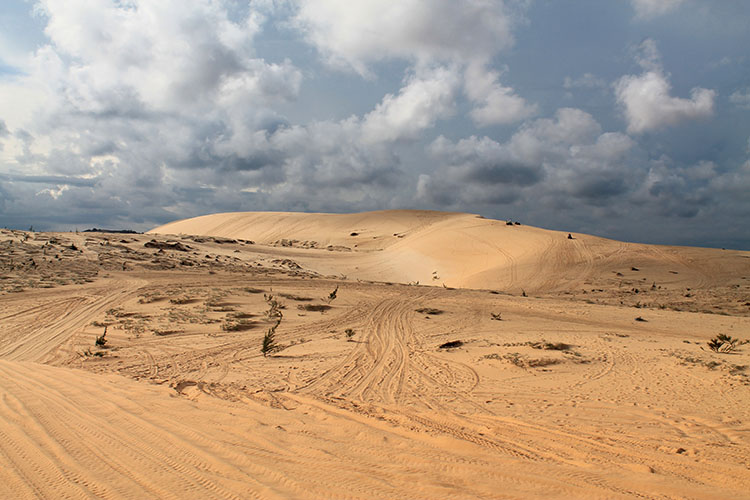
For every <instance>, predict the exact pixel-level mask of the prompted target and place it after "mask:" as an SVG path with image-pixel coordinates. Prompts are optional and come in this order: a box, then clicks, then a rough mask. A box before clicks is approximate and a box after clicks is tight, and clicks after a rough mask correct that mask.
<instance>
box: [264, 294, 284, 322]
mask: <svg viewBox="0 0 750 500" xmlns="http://www.w3.org/2000/svg"><path fill="white" fill-rule="evenodd" d="M263 298H264V299H266V302H268V311H266V316H267V317H269V318H281V316H282V314H281V310H282V309H284V304H282V303H281V302H279V301H278V300H277V299H276V297H274V296H273V295H271V294H263Z"/></svg>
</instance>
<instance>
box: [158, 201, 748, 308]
mask: <svg viewBox="0 0 750 500" xmlns="http://www.w3.org/2000/svg"><path fill="white" fill-rule="evenodd" d="M149 233H150V234H174V235H177V234H186V235H209V236H219V237H226V238H242V239H246V240H252V241H255V242H256V243H258V244H260V245H272V246H274V247H276V248H280V249H282V250H283V253H284V254H285V255H288V256H290V257H292V258H295V259H296V260H298V261H299V262H300V263H303V264H304V266H303V267H305V268H308V269H313V270H316V271H319V272H321V273H323V274H332V275H341V274H343V275H346V276H347V277H349V278H358V279H363V280H377V281H393V282H398V283H416V282H419V283H420V284H423V285H445V286H449V287H469V288H488V289H501V290H505V291H511V292H520V291H521V290H525V291H527V292H539V293H543V292H549V291H561V290H576V289H580V288H581V285H586V284H591V285H594V286H595V287H596V285H599V284H602V285H607V286H609V285H611V284H613V283H615V282H617V281H618V278H621V277H622V276H618V275H617V273H618V272H620V273H621V274H625V273H627V274H632V268H636V269H638V271H639V272H641V274H640V275H639V279H642V278H643V276H648V280H649V282H648V283H647V284H648V285H651V284H653V283H655V282H658V283H659V284H662V285H665V286H671V285H674V286H680V287H692V288H702V287H713V286H715V285H727V284H728V282H732V283H734V281H735V280H737V279H738V278H740V275H741V274H742V273H743V272H745V273H746V272H747V269H748V258H750V254H748V252H738V251H732V250H716V249H701V248H691V247H669V246H660V245H641V244H632V243H624V242H619V241H614V240H608V239H604V238H598V237H595V236H589V235H585V234H575V235H573V236H574V239H572V240H571V239H568V238H567V236H568V234H569V233H566V232H560V231H550V230H546V229H539V228H535V227H530V226H525V225H516V224H514V225H508V224H507V223H506V221H498V220H492V219H485V218H483V217H481V216H477V215H472V214H461V213H446V212H431V211H417V210H387V211H381V212H367V213H360V214H343V215H336V214H305V213H276V212H247V213H226V214H214V215H206V216H203V217H196V218H193V219H186V220H182V221H177V222H173V223H170V224H166V225H164V226H160V227H158V228H155V229H153V230H151V231H150V232H149ZM620 281H622V280H620Z"/></svg>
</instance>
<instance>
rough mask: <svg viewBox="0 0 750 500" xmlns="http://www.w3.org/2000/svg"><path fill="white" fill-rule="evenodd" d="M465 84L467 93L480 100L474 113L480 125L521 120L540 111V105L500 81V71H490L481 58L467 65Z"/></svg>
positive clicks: (477, 101)
mask: <svg viewBox="0 0 750 500" xmlns="http://www.w3.org/2000/svg"><path fill="white" fill-rule="evenodd" d="M464 88H465V91H466V96H467V97H468V98H469V99H470V100H472V101H473V102H474V103H476V104H477V107H476V108H474V109H473V110H471V113H470V114H471V118H472V120H474V123H476V124H477V125H479V126H480V127H482V126H487V125H496V124H507V123H513V122H517V121H520V120H523V119H525V118H528V117H529V116H531V115H533V114H534V113H535V112H536V106H534V105H530V104H528V103H527V102H526V100H525V99H523V98H522V97H520V96H518V95H517V94H516V93H515V91H514V90H513V89H512V88H510V87H505V86H503V85H502V84H501V83H500V73H499V72H497V71H490V70H488V69H487V68H485V67H484V66H483V65H482V64H481V63H479V62H472V63H470V64H469V65H468V67H467V68H466V72H465V77H464Z"/></svg>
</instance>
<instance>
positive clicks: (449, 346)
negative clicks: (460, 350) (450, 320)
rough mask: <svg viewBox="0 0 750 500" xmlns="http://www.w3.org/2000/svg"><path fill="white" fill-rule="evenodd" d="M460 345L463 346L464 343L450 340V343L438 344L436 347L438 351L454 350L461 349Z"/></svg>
mask: <svg viewBox="0 0 750 500" xmlns="http://www.w3.org/2000/svg"><path fill="white" fill-rule="evenodd" d="M462 345H464V343H463V342H462V341H460V340H451V341H450V342H446V343H444V344H440V345H439V346H438V347H439V348H440V349H455V348H456V347H461V346H462Z"/></svg>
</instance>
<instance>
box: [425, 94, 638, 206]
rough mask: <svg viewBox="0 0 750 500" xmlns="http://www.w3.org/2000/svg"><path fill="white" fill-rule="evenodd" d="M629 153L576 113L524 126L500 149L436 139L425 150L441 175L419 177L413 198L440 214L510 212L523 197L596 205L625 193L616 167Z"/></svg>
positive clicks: (480, 141) (622, 141)
mask: <svg viewBox="0 0 750 500" xmlns="http://www.w3.org/2000/svg"><path fill="white" fill-rule="evenodd" d="M633 146H634V143H633V141H632V140H631V139H630V138H629V137H627V136H626V135H624V134H620V133H611V132H610V133H601V127H600V126H599V124H598V123H597V122H596V121H595V120H594V118H593V117H592V116H591V115H589V114H588V113H585V112H583V111H581V110H578V109H573V108H562V109H559V110H558V111H557V112H556V113H555V116H554V118H540V119H537V120H534V121H533V122H530V123H527V124H525V125H524V126H522V127H521V129H520V130H519V131H518V132H516V133H515V134H514V135H513V136H512V137H511V138H510V140H508V141H507V142H505V143H499V142H497V141H495V140H493V139H490V138H488V137H482V138H478V137H476V136H471V137H469V138H466V139H461V140H459V141H458V142H453V141H450V140H448V139H446V138H445V137H439V138H438V139H436V140H435V141H434V142H433V143H432V144H431V145H430V147H429V153H430V155H431V156H432V157H433V158H434V159H435V161H436V162H437V164H438V165H439V167H438V169H437V170H436V172H435V173H434V174H425V175H422V176H421V177H420V179H419V183H418V185H417V197H418V198H419V199H422V200H424V201H426V202H430V203H435V204H438V205H443V206H451V205H462V204H463V205H470V206H482V205H492V204H508V203H512V202H515V201H517V200H519V199H521V198H522V197H527V196H533V198H534V199H535V200H539V201H541V200H542V199H545V198H546V199H548V200H552V201H550V203H556V202H555V201H554V200H553V199H558V200H559V199H560V198H567V197H570V198H573V199H577V200H579V201H583V202H584V203H590V204H599V203H602V202H604V200H606V199H609V198H611V197H613V196H617V195H620V194H622V193H624V192H625V191H627V190H628V182H629V181H628V179H629V175H628V172H623V171H622V168H621V167H622V166H623V165H624V164H625V163H626V162H627V156H628V153H629V152H630V150H631V149H632V148H633ZM531 193H533V195H532V194H531Z"/></svg>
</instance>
